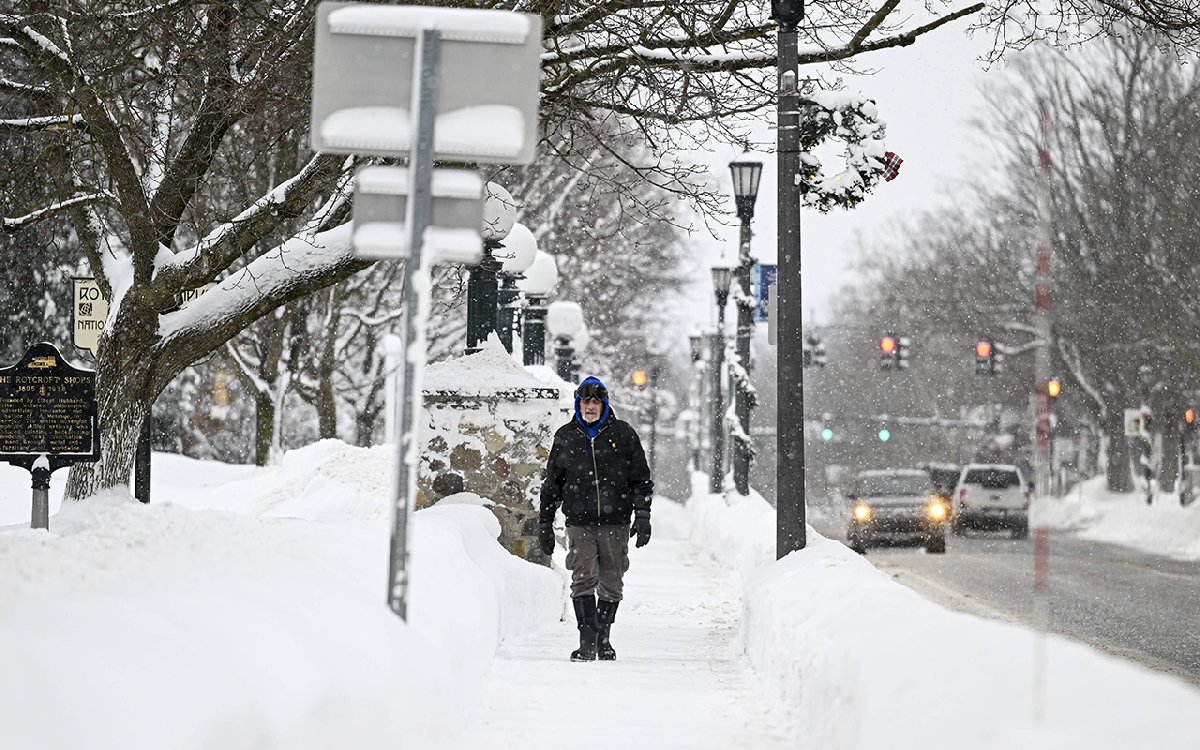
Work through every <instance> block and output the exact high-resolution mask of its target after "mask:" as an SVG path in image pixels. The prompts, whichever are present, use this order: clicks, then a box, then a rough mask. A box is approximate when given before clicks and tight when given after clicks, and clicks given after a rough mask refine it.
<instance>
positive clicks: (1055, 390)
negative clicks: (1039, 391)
mask: <svg viewBox="0 0 1200 750" xmlns="http://www.w3.org/2000/svg"><path fill="white" fill-rule="evenodd" d="M1060 393H1062V383H1060V382H1059V380H1058V378H1050V379H1049V380H1047V381H1046V395H1047V396H1049V397H1050V398H1058V394H1060Z"/></svg>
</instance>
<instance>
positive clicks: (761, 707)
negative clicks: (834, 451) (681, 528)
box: [459, 504, 802, 750]
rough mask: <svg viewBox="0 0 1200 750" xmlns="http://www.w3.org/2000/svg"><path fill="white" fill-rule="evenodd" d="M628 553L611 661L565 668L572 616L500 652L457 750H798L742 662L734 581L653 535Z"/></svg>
mask: <svg viewBox="0 0 1200 750" xmlns="http://www.w3.org/2000/svg"><path fill="white" fill-rule="evenodd" d="M664 505H665V504H664ZM655 533H656V534H657V533H658V529H657V527H656V530H655ZM630 553H631V557H632V563H631V565H630V570H629V572H628V573H627V574H626V577H625V600H624V601H623V602H622V604H621V608H620V609H619V610H618V612H617V621H616V624H614V625H613V630H612V640H613V647H614V648H616V650H617V661H615V662H591V663H572V662H571V661H569V660H568V656H569V654H570V652H571V651H572V649H574V648H576V647H577V646H578V645H579V636H578V631H577V630H576V629H575V623H574V613H573V612H568V613H567V616H566V618H565V621H564V622H561V623H558V624H557V625H556V626H554V627H550V628H544V629H541V630H539V631H537V632H535V633H533V634H531V635H528V636H525V637H523V638H519V639H514V640H513V641H511V642H507V643H504V644H502V645H501V647H500V652H499V654H498V655H497V658H496V660H495V661H494V662H493V664H492V666H491V668H490V670H489V672H488V674H487V675H486V676H485V678H484V685H483V689H482V702H483V704H484V708H483V709H482V710H481V712H480V714H479V715H478V716H477V717H476V719H475V720H474V722H473V723H472V724H471V725H470V726H469V727H468V728H467V730H466V733H465V736H464V737H463V738H462V742H461V744H460V745H459V747H460V748H461V750H467V749H468V748H481V747H487V748H493V749H494V750H509V749H510V748H513V749H515V748H524V747H537V746H543V747H559V746H561V747H569V748H571V750H591V749H592V748H596V749H597V750H600V749H603V750H612V749H613V748H614V747H619V748H624V749H625V750H632V749H635V748H647V750H649V749H650V748H654V749H655V750H669V749H672V748H679V749H680V750H683V749H684V748H686V749H687V750H696V749H697V748H739V747H746V748H750V747H752V748H756V749H759V750H770V749H771V748H785V747H786V748H789V749H790V750H795V749H796V748H799V747H802V744H801V740H800V739H799V738H798V737H797V736H796V735H795V734H794V733H793V730H791V729H789V728H788V724H787V722H786V721H783V720H781V718H782V717H780V716H779V715H778V709H777V708H776V709H775V710H776V713H774V714H773V713H772V711H771V709H770V707H771V706H777V705H778V704H777V702H774V701H770V700H769V699H767V696H766V695H765V693H762V692H761V691H760V688H759V684H758V682H757V681H756V680H755V674H754V671H753V670H752V669H751V668H750V665H749V663H748V662H747V660H746V658H745V656H744V655H743V653H742V648H741V644H740V641H739V640H738V623H739V620H740V616H741V607H742V602H741V596H740V593H739V591H738V589H737V588H736V587H735V583H734V579H733V578H732V576H730V575H728V573H727V572H725V571H722V570H721V569H719V568H718V567H717V566H716V564H715V563H713V562H711V561H710V560H708V559H705V557H704V556H701V555H699V554H697V551H696V549H695V548H694V547H693V545H692V544H691V543H690V542H686V541H682V540H676V539H670V538H667V539H661V538H658V537H657V536H656V537H655V538H654V539H653V541H651V543H650V544H649V545H647V546H646V547H643V548H641V549H634V548H633V547H632V546H631V549H630ZM538 739H544V741H543V742H538V741H537V740H538Z"/></svg>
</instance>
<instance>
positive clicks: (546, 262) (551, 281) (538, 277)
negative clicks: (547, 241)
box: [517, 250, 558, 297]
mask: <svg viewBox="0 0 1200 750" xmlns="http://www.w3.org/2000/svg"><path fill="white" fill-rule="evenodd" d="M557 284H558V263H557V262H556V261H555V260H554V256H553V255H551V254H550V253H544V252H542V251H541V250H539V251H538V252H537V255H535V256H534V258H533V263H532V264H531V265H530V266H529V268H526V269H525V278H523V279H521V280H520V281H518V282H517V288H518V289H520V290H521V291H522V292H525V294H528V295H532V296H535V297H545V296H546V295H548V294H550V293H551V292H553V291H554V287H555V285H557Z"/></svg>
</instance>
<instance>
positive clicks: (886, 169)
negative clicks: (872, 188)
mask: <svg viewBox="0 0 1200 750" xmlns="http://www.w3.org/2000/svg"><path fill="white" fill-rule="evenodd" d="M903 163H904V160H903V159H901V158H900V157H899V156H897V155H896V152H895V151H887V152H885V153H884V154H883V181H884V182H891V181H892V180H894V179H896V175H898V174H900V165H901V164H903Z"/></svg>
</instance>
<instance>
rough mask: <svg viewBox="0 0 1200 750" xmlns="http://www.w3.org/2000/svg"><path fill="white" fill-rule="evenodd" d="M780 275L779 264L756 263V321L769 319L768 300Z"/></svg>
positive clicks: (760, 321)
mask: <svg viewBox="0 0 1200 750" xmlns="http://www.w3.org/2000/svg"><path fill="white" fill-rule="evenodd" d="M778 276H779V266H776V265H774V264H768V263H756V264H755V266H754V284H755V289H756V290H757V295H758V297H757V301H758V304H756V305H755V306H754V321H755V322H756V323H764V322H766V320H767V302H768V300H770V299H771V288H772V287H773V286H775V279H776V278H777V277H778Z"/></svg>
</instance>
